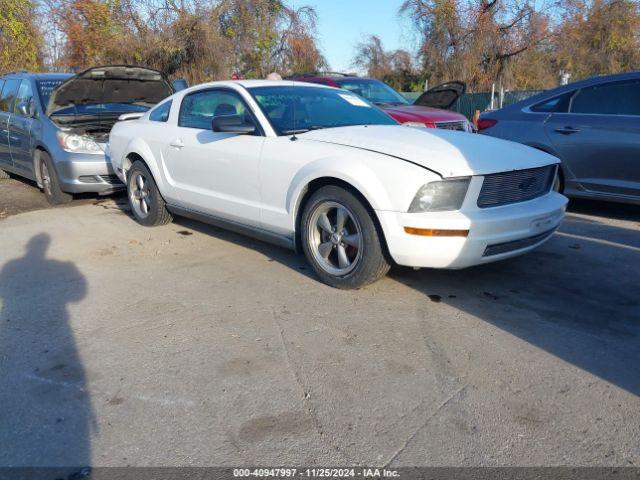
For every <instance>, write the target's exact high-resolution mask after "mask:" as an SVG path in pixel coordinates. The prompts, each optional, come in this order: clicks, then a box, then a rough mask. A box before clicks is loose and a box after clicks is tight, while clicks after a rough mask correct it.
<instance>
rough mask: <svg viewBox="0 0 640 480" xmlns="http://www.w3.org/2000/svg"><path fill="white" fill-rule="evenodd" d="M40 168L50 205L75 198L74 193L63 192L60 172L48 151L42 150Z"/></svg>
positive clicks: (43, 189) (44, 191) (44, 189)
mask: <svg viewBox="0 0 640 480" xmlns="http://www.w3.org/2000/svg"><path fill="white" fill-rule="evenodd" d="M39 168H40V181H41V182H42V191H43V193H44V196H45V198H46V199H47V202H49V204H50V205H61V204H63V203H69V202H70V201H71V200H73V195H71V194H70V193H66V192H63V191H62V189H61V188H60V182H59V181H58V174H57V173H56V169H55V167H54V166H53V161H51V157H50V156H49V154H48V153H46V152H40V163H39Z"/></svg>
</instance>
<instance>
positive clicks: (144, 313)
mask: <svg viewBox="0 0 640 480" xmlns="http://www.w3.org/2000/svg"><path fill="white" fill-rule="evenodd" d="M40 196H41V194H40V193H39V192H37V190H36V189H35V188H33V187H31V186H29V185H28V184H25V183H20V184H18V183H16V182H15V181H9V182H1V181H0V212H2V211H4V212H5V214H4V216H5V217H6V218H4V219H2V220H0V302H1V305H2V310H1V312H0V385H1V386H2V387H1V388H0V406H1V410H0V445H2V448H0V466H16V465H31V466H33V465H49V466H52V465H89V464H91V465H97V466H106V465H117V466H123V465H136V466H146V465H225V466H234V465H256V464H258V465H354V464H359V465H369V466H381V465H387V464H388V465H391V466H415V465H617V466H629V465H640V400H639V395H640V362H639V361H638V360H639V359H640V337H639V333H640V268H639V267H640V210H639V209H638V208H637V207H624V206H619V205H599V204H594V203H586V202H582V203H578V204H574V205H573V206H572V210H571V212H570V213H569V215H568V218H567V221H566V222H565V223H564V225H563V226H562V228H561V230H560V232H559V233H557V234H555V235H554V236H553V237H552V238H551V239H550V241H549V242H548V243H546V244H545V245H544V246H543V247H541V248H540V249H538V250H536V251H535V252H533V253H531V254H528V255H526V256H523V257H520V258H517V259H513V260H508V261H504V262H500V263H496V264H491V265H487V266H482V267H475V268H471V269H467V270H462V271H434V270H421V271H413V270H410V269H403V268H395V269H393V270H392V272H391V273H390V275H389V276H388V277H387V278H385V279H384V280H382V281H380V282H378V283H377V284H375V285H373V286H371V287H368V288H365V289H362V290H359V291H339V290H335V289H331V288H329V287H327V286H325V285H323V284H321V283H319V282H318V281H317V280H316V279H315V278H314V276H313V274H312V272H310V270H309V269H308V268H307V266H306V263H305V260H304V258H303V257H302V256H299V255H296V254H294V253H292V252H289V251H286V250H283V249H280V248H278V247H273V246H270V245H267V244H263V243H260V242H258V241H254V240H251V239H246V238H244V237H241V236H238V235H235V234H231V233H227V232H224V231H222V230H218V229H215V228H212V227H207V226H204V225H201V224H198V223H196V222H191V221H187V220H178V221H177V222H176V223H173V224H170V225H167V226H165V227H160V228H156V229H145V228H143V227H140V226H138V225H137V224H136V223H134V222H133V220H131V218H129V216H128V215H127V213H126V212H123V209H124V208H123V207H122V206H121V205H118V204H117V203H115V202H113V201H110V200H109V201H104V200H103V199H99V198H97V197H94V198H85V199H84V200H82V201H80V202H78V203H76V202H74V203H73V204H72V206H71V207H65V208H55V209H45V210H36V211H31V212H28V213H20V214H15V215H14V214H13V213H15V212H16V203H18V202H22V203H20V208H19V210H30V209H34V208H40V207H42V206H44V205H42V202H41V201H42V199H41V198H40ZM12 212H13V213H12Z"/></svg>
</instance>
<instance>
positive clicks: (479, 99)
mask: <svg viewBox="0 0 640 480" xmlns="http://www.w3.org/2000/svg"><path fill="white" fill-rule="evenodd" d="M540 92H542V90H519V91H515V92H504V98H503V99H502V106H503V107H506V106H507V105H511V104H513V103H516V102H519V101H521V100H524V99H525V98H529V97H531V96H533V95H536V94H538V93H540ZM420 94H421V93H420V92H405V93H403V94H402V95H404V96H405V98H406V99H407V100H409V101H411V102H413V101H415V99H416V98H418V97H419V96H420ZM493 105H494V108H498V107H499V106H500V93H499V92H496V93H495V94H494V100H493ZM490 106H491V92H483V93H465V94H464V95H462V96H461V97H460V98H459V99H458V100H457V101H456V103H455V104H454V105H453V107H452V108H451V110H454V111H456V112H460V113H462V114H463V115H464V116H465V117H467V118H468V119H469V120H472V119H473V113H474V112H475V111H476V110H480V111H481V112H484V111H485V110H488V109H489V108H490Z"/></svg>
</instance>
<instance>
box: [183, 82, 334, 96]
mask: <svg viewBox="0 0 640 480" xmlns="http://www.w3.org/2000/svg"><path fill="white" fill-rule="evenodd" d="M233 85H240V86H241V87H244V88H246V89H250V88H258V87H291V86H296V87H313V88H333V87H330V86H328V85H320V84H318V83H309V82H299V81H297V80H220V81H216V82H208V83H201V84H198V85H193V86H192V87H189V88H188V89H185V90H181V91H180V92H179V93H183V92H186V93H189V92H194V91H196V90H201V89H203V88H212V87H230V86H233Z"/></svg>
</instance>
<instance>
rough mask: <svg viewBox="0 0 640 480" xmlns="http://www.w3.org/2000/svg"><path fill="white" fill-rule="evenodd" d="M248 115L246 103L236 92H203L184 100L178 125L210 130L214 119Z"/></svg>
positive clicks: (192, 94) (193, 94)
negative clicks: (225, 116)
mask: <svg viewBox="0 0 640 480" xmlns="http://www.w3.org/2000/svg"><path fill="white" fill-rule="evenodd" d="M247 114H248V112H247V109H246V107H245V104H244V102H243V101H242V99H241V98H240V97H239V96H238V95H237V94H235V93H234V92H228V91H223V90H202V91H199V92H195V93H191V94H189V95H187V96H185V97H184V98H183V99H182V105H181V106H180V115H179V118H178V125H179V126H181V127H189V128H200V129H203V130H208V129H210V128H211V120H212V119H213V117H219V116H224V115H247Z"/></svg>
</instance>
